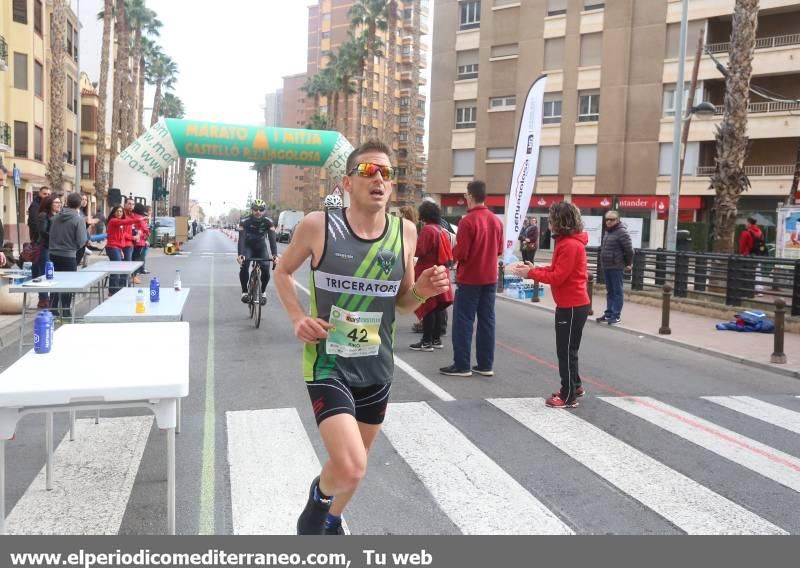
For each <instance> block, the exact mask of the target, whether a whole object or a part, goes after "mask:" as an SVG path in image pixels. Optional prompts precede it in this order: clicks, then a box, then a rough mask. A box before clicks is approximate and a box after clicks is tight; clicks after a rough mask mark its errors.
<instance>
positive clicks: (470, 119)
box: [456, 101, 478, 130]
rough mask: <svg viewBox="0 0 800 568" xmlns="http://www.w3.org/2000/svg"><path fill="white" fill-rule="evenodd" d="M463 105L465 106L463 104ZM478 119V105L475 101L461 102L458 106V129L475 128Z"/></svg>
mask: <svg viewBox="0 0 800 568" xmlns="http://www.w3.org/2000/svg"><path fill="white" fill-rule="evenodd" d="M462 105H463V106H462ZM477 120H478V107H477V106H476V105H475V102H474V101H469V102H467V103H459V106H457V107H456V129H457V130H460V129H462V128H475V125H476V124H477Z"/></svg>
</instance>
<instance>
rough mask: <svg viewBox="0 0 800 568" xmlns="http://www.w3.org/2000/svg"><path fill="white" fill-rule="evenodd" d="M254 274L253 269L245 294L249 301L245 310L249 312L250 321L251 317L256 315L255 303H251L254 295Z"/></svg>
mask: <svg viewBox="0 0 800 568" xmlns="http://www.w3.org/2000/svg"><path fill="white" fill-rule="evenodd" d="M255 272H256V271H255V269H253V272H252V273H251V274H250V280H249V282H248V284H247V294H248V295H249V299H248V301H247V308H248V309H249V310H250V319H253V316H254V315H255V313H256V305H255V302H254V301H253V298H255V294H256V284H255V280H256V275H255Z"/></svg>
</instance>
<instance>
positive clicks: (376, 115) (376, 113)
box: [372, 108, 378, 118]
mask: <svg viewBox="0 0 800 568" xmlns="http://www.w3.org/2000/svg"><path fill="white" fill-rule="evenodd" d="M372 118H378V109H376V108H374V109H372Z"/></svg>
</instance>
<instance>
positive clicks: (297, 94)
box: [273, 73, 311, 210]
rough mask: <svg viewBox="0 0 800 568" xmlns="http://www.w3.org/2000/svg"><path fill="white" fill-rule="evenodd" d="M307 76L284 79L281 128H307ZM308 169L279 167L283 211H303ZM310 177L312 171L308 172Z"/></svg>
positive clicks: (279, 203)
mask: <svg viewBox="0 0 800 568" xmlns="http://www.w3.org/2000/svg"><path fill="white" fill-rule="evenodd" d="M306 77H307V75H306V74H305V73H298V74H296V75H289V76H287V77H284V78H283V97H282V100H281V116H280V126H282V127H284V128H305V125H306V120H305V106H306V99H305V96H306V95H305V93H304V92H303V90H302V87H303V85H304V84H305V82H306ZM307 170H308V168H298V167H295V166H285V165H281V166H277V167H276V168H275V176H274V178H273V179H275V180H276V183H277V184H278V187H279V188H280V192H279V196H278V205H279V206H280V207H281V209H297V210H302V209H303V192H304V190H305V187H306V182H305V180H306V174H307ZM308 175H309V176H310V175H311V174H310V170H308Z"/></svg>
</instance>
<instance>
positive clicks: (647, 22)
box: [428, 0, 800, 246]
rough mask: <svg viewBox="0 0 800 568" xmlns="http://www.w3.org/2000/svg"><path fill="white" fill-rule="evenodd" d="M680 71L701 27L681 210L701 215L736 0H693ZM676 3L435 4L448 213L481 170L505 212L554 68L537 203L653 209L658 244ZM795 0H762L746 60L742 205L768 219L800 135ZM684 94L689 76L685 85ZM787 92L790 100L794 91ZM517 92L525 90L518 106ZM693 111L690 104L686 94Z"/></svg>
mask: <svg viewBox="0 0 800 568" xmlns="http://www.w3.org/2000/svg"><path fill="white" fill-rule="evenodd" d="M689 6H690V8H689V38H688V42H687V61H686V75H685V77H684V80H685V81H686V82H687V87H688V81H689V79H690V77H691V70H692V64H693V60H694V57H695V52H696V47H697V44H698V41H699V38H698V36H699V35H700V34H702V35H703V37H704V45H705V48H707V49H708V50H709V51H710V52H711V55H703V56H702V58H701V62H700V71H699V82H698V89H697V94H696V98H695V101H694V102H695V103H697V102H701V101H703V100H705V101H710V102H712V103H713V104H715V105H717V115H716V116H712V117H695V118H694V120H693V122H692V126H691V129H690V132H689V144H688V147H687V158H686V164H685V168H684V173H683V179H682V187H681V198H680V203H679V215H680V219H681V220H682V221H702V220H708V218H709V215H710V208H711V205H712V202H713V194H712V192H711V191H709V189H708V187H709V176H710V175H711V174H712V173H713V171H714V157H715V151H716V148H715V141H714V135H715V127H716V125H717V124H719V121H720V119H721V115H722V104H723V101H724V95H725V82H724V79H723V77H722V75H721V74H720V72H719V71H718V70H717V68H716V66H715V64H714V61H713V59H712V56H713V57H715V58H717V59H718V60H719V61H720V62H721V63H722V64H723V65H724V64H725V63H726V62H727V59H728V55H727V52H728V48H729V44H728V42H729V39H730V34H731V25H732V24H731V22H732V14H733V9H734V0H692V1H691V2H690V5H689ZM680 17H681V2H680V0H635V1H634V0H613V1H610V0H605V1H603V0H464V1H458V0H437V1H436V31H435V33H434V37H433V74H432V76H433V83H432V91H431V138H430V148H429V159H430V161H431V164H435V167H433V168H431V169H430V171H429V172H428V180H429V188H430V189H429V191H431V192H435V193H438V194H440V196H441V202H442V205H443V207H444V209H445V212H446V213H447V214H450V215H458V214H461V213H463V212H464V211H465V202H464V199H463V194H464V192H465V189H466V184H467V182H468V181H469V180H471V179H472V178H473V177H475V178H480V179H485V180H486V181H487V184H488V187H489V192H490V194H491V196H490V199H489V205H490V206H491V207H492V208H493V209H494V210H495V211H496V212H502V211H503V210H504V207H505V195H506V194H507V193H508V190H509V183H510V177H511V170H512V160H513V153H514V143H515V137H516V132H517V126H518V123H519V120H520V117H521V112H522V104H521V103H522V101H524V97H525V95H526V93H527V89H528V87H529V86H530V84H531V83H532V82H533V80H535V79H536V77H538V76H539V75H540V74H542V73H544V74H546V75H547V87H546V96H545V103H544V125H543V128H542V135H541V144H542V147H541V152H540V162H539V172H538V180H537V186H536V190H535V195H534V197H533V198H532V200H531V203H530V207H531V209H530V212H531V213H532V214H534V215H538V216H542V217H543V216H544V215H545V214H546V212H547V207H549V206H550V204H551V203H553V202H554V201H561V200H570V201H572V202H573V203H575V204H576V205H578V206H579V207H581V209H582V210H583V211H584V212H585V213H589V214H600V213H602V211H603V210H605V209H606V208H608V207H610V206H611V204H612V203H613V201H614V199H615V198H616V199H618V200H619V205H620V208H621V209H622V213H623V216H627V217H642V218H643V219H644V235H643V236H644V243H645V244H649V245H650V246H660V245H661V244H662V241H663V232H664V230H663V229H664V224H665V219H666V214H667V209H668V206H669V199H668V194H669V187H670V180H671V173H672V172H671V161H670V156H671V151H672V136H673V126H674V124H673V120H674V106H675V105H674V93H675V85H676V83H677V80H678V77H677V68H678V48H679V32H680ZM798 60H800V2H798V1H796V0H795V1H787V0H762V2H761V11H760V15H759V22H758V40H757V46H756V53H755V60H754V63H753V72H754V74H753V81H752V84H753V86H754V87H757V88H760V90H761V91H762V92H766V91H764V89H766V90H768V91H769V92H770V93H773V94H775V95H776V96H775V97H773V98H775V99H777V101H776V100H768V99H767V98H765V97H763V96H759V95H755V94H754V95H752V101H751V105H750V114H749V126H748V135H749V137H750V139H751V144H752V146H751V150H750V153H749V156H748V159H747V162H746V164H747V173H748V175H749V176H750V180H751V183H752V188H751V189H750V190H749V191H748V192H747V193H746V194H744V196H743V197H742V199H741V200H740V203H739V210H740V214H741V215H742V216H743V217H746V216H747V215H749V214H753V213H757V214H759V215H760V216H761V218H763V219H764V220H765V222H771V221H774V217H775V208H776V206H777V204H778V203H780V202H783V201H784V200H785V199H786V197H787V194H788V192H789V188H790V185H791V180H792V173H793V169H794V161H795V155H796V152H797V148H798V144H800V103H798V102H797V100H798V99H800V66H798V63H797V62H798ZM687 91H688V88H687ZM792 100H794V101H795V102H791V101H792ZM517 101H520V105H519V107H518V106H517V104H516V103H517ZM684 108H686V105H684Z"/></svg>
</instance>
